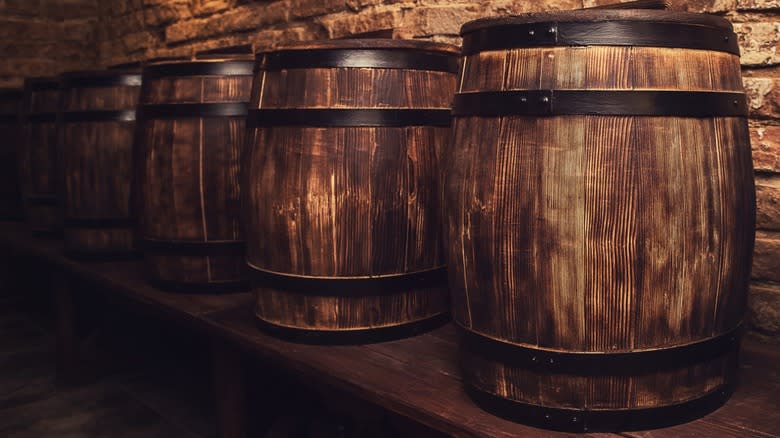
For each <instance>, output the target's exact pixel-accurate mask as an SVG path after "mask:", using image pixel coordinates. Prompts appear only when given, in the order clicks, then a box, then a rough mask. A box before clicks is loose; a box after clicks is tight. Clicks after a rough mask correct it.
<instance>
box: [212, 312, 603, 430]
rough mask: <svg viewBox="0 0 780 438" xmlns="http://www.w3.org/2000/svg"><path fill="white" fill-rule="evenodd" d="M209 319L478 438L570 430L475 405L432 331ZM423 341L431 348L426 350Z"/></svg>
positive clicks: (227, 332)
mask: <svg viewBox="0 0 780 438" xmlns="http://www.w3.org/2000/svg"><path fill="white" fill-rule="evenodd" d="M208 319H209V321H210V322H212V323H213V324H214V329H215V330H216V331H217V332H218V333H219V334H220V335H221V336H223V337H224V338H226V339H228V340H230V341H232V342H235V343H237V344H238V345H240V346H241V347H242V348H245V349H247V350H249V351H250V352H252V353H254V354H256V355H257V356H259V357H260V358H262V359H263V360H269V361H273V362H274V363H276V364H278V365H281V366H284V367H285V368H286V369H288V370H290V371H292V372H295V373H300V374H303V375H310V376H311V375H313V376H315V377H316V378H317V379H318V380H319V381H320V382H322V383H324V384H327V385H330V386H333V387H335V388H337V389H339V390H343V391H345V392H347V393H349V394H352V395H355V396H357V397H360V398H362V399H365V400H367V401H369V402H372V403H375V404H377V405H379V406H381V407H384V408H385V409H388V410H390V411H392V412H395V413H398V414H400V415H402V416H405V417H409V418H411V419H413V420H415V421H417V422H419V423H422V424H424V425H426V426H428V427H431V428H433V429H436V430H439V431H442V432H445V433H449V434H452V435H455V436H484V437H516V436H535V437H565V436H574V435H570V434H563V433H558V432H552V431H546V430H542V429H537V428H533V427H529V426H525V425H522V424H517V423H512V422H510V421H506V420H503V419H500V418H497V417H495V416H493V415H490V414H488V413H487V412H484V411H482V410H481V409H480V408H478V407H477V406H476V405H475V404H474V403H472V402H471V400H469V399H468V397H467V396H466V394H465V392H464V391H463V389H462V387H461V382H460V379H459V378H458V377H457V375H449V374H448V373H451V372H453V370H454V369H455V368H454V367H453V364H454V363H455V362H454V360H452V358H453V356H454V350H452V349H449V348H447V345H453V344H450V343H447V342H443V341H441V340H439V341H437V342H434V341H432V338H433V336H432V335H423V336H420V337H417V338H410V339H405V340H400V341H394V342H388V343H384V344H381V346H380V345H372V346H320V345H303V344H294V343H289V342H285V341H281V340H278V339H275V338H272V337H270V336H268V335H266V334H264V333H263V332H261V331H259V330H258V329H257V327H256V326H255V323H254V321H253V316H252V314H251V312H250V311H249V310H248V309H233V310H229V311H226V312H222V313H218V314H211V315H210V316H209V318H208ZM439 330H447V329H439ZM426 346H429V347H432V348H428V349H427V350H426ZM407 348H408V350H407ZM415 357H416V359H415ZM442 358H445V359H446V360H447V361H448V362H449V364H447V365H445V366H442V370H443V371H444V372H439V370H438V369H436V367H434V366H429V365H431V364H435V363H441V361H442ZM593 436H598V435H593ZM602 436H610V435H602ZM612 436H614V435H612Z"/></svg>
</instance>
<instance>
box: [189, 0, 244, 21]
mask: <svg viewBox="0 0 780 438" xmlns="http://www.w3.org/2000/svg"><path fill="white" fill-rule="evenodd" d="M235 4H236V1H235V0H195V1H194V3H193V6H192V14H193V15H195V16H196V17H201V16H206V15H209V14H214V13H217V12H222V11H224V10H227V9H230V8H231V7H233V6H234V5H235Z"/></svg>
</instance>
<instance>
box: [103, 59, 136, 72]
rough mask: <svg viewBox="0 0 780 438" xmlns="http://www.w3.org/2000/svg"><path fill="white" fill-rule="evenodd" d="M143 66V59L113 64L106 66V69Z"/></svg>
mask: <svg viewBox="0 0 780 438" xmlns="http://www.w3.org/2000/svg"><path fill="white" fill-rule="evenodd" d="M141 66H143V62H142V61H129V62H122V63H119V64H112V65H109V66H108V67H106V70H138V69H140V68H141Z"/></svg>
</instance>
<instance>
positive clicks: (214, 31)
mask: <svg viewBox="0 0 780 438" xmlns="http://www.w3.org/2000/svg"><path fill="white" fill-rule="evenodd" d="M613 1H614V0H541V1H528V0H514V1H512V0H100V1H98V0H60V1H54V0H38V1H33V0H0V35H2V44H0V55H3V58H4V59H5V60H6V63H5V64H0V82H2V81H6V82H8V81H11V82H13V81H18V79H19V78H20V77H21V76H24V75H30V74H43V73H51V72H56V71H58V70H68V69H73V68H77V67H78V68H81V67H85V66H89V65H90V64H91V63H93V62H95V61H97V62H98V63H99V64H101V65H111V64H116V63H123V62H128V61H134V60H139V59H144V58H151V57H159V56H180V55H190V54H192V53H193V52H194V51H198V50H204V49H210V48H214V47H218V46H224V45H233V44H246V43H251V44H254V45H255V47H256V48H257V49H262V48H269V47H273V46H275V45H277V44H279V43H280V42H284V41H290V40H304V39H317V38H333V37H343V36H346V35H350V34H353V33H362V32H369V31H373V30H379V29H388V28H393V29H395V31H394V33H395V35H396V36H398V37H403V38H426V39H433V40H438V41H447V42H455V43H457V42H458V38H457V34H458V30H459V28H460V26H461V24H463V23H464V22H466V21H468V20H472V19H475V18H478V17H483V16H489V15H500V14H512V13H521V12H531V11H539V10H549V9H574V8H579V7H583V6H594V5H596V4H606V3H612V2H613ZM672 3H673V5H674V7H675V9H678V10H689V11H692V12H707V13H713V14H719V15H724V16H726V17H727V18H728V19H730V20H731V21H732V22H733V23H734V26H735V29H736V32H737V33H738V35H739V41H740V45H741V47H742V64H743V66H744V76H745V87H746V89H747V90H748V93H749V94H750V106H751V120H750V132H751V140H752V145H753V159H754V165H755V169H756V183H757V196H758V218H757V227H758V231H757V239H756V251H755V258H754V265H753V283H752V287H751V321H752V323H753V326H754V328H755V329H756V333H758V334H759V336H765V337H767V338H770V339H773V340H775V341H776V342H780V53H778V46H780V0H693V1H680V0H674V1H672ZM6 22H7V23H10V24H11V25H12V27H11V28H9V27H8V26H6V25H5V23H6Z"/></svg>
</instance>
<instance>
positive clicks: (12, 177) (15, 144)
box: [0, 88, 24, 220]
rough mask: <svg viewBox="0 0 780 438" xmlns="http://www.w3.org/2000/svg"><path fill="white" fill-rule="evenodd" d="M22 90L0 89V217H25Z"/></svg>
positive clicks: (16, 218) (17, 218)
mask: <svg viewBox="0 0 780 438" xmlns="http://www.w3.org/2000/svg"><path fill="white" fill-rule="evenodd" d="M22 95H23V93H22V90H21V89H13V88H0V219H2V220H21V219H22V218H23V217H24V215H23V212H22V195H21V192H20V189H19V170H18V169H19V160H18V159H17V151H18V150H19V141H20V140H21V131H22V130H21V120H20V119H19V116H20V114H19V113H20V110H21V103H22Z"/></svg>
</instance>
